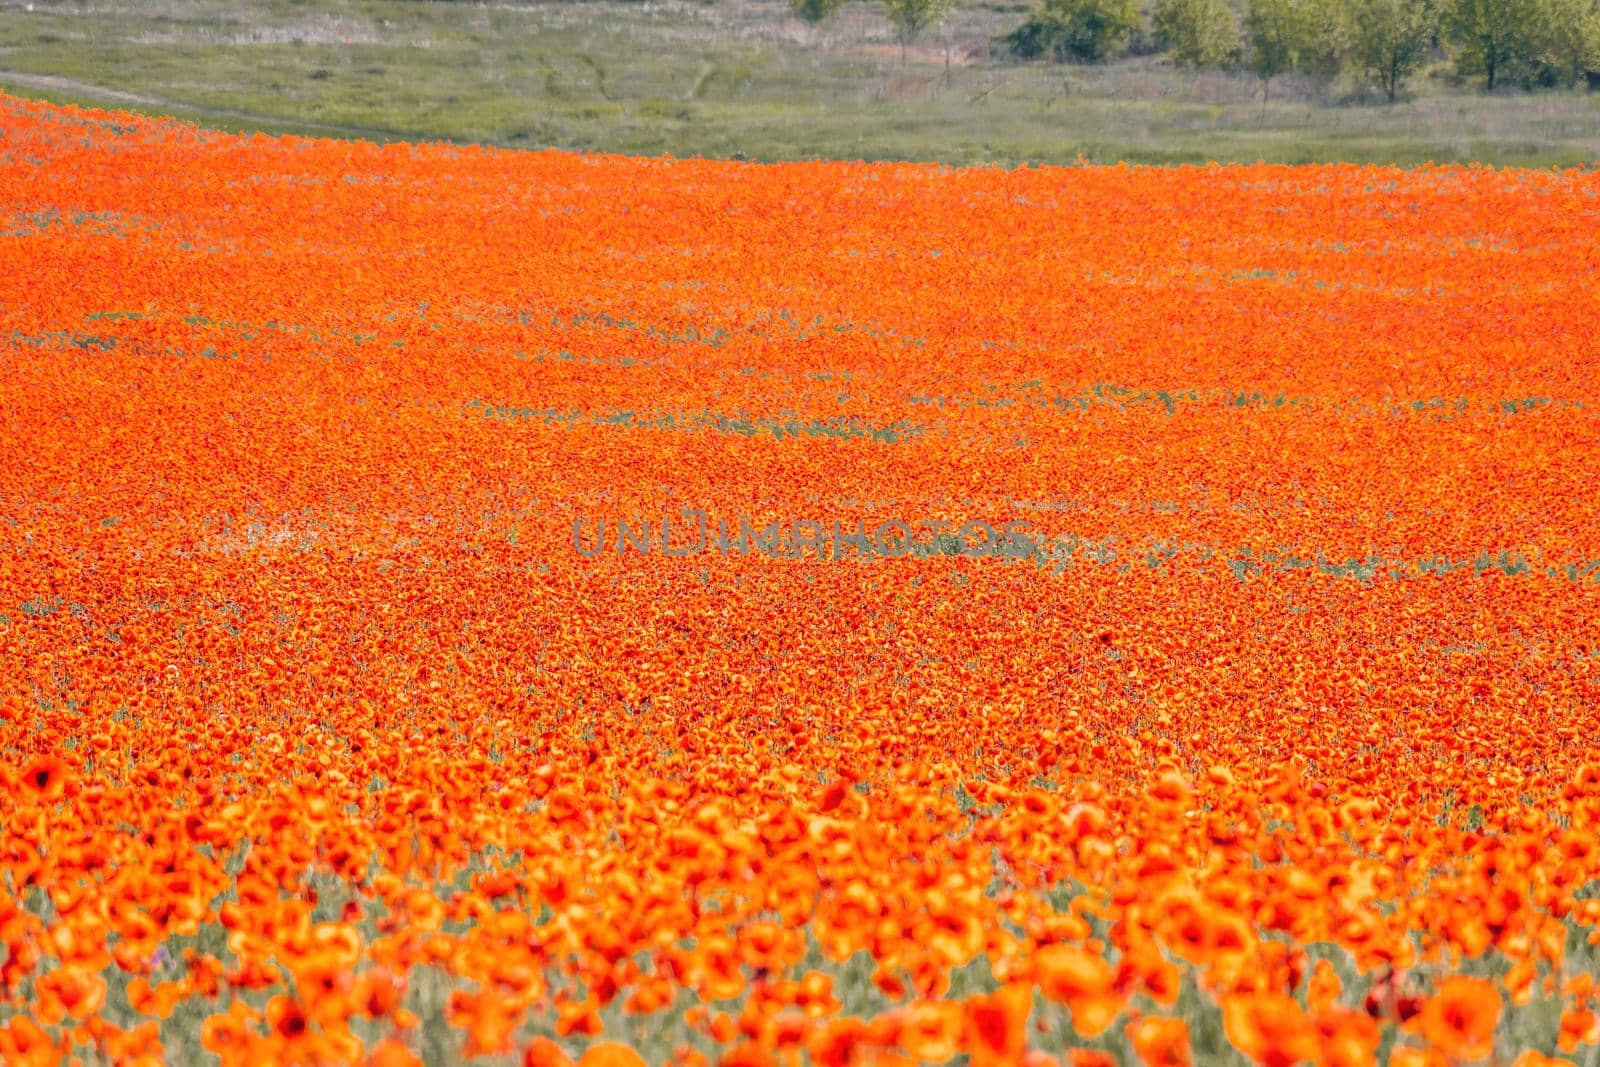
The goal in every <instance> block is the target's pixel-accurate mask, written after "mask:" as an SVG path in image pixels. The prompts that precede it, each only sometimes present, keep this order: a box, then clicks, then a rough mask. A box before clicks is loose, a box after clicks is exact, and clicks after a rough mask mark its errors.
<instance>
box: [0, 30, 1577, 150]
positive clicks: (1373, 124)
mask: <svg viewBox="0 0 1600 1067" xmlns="http://www.w3.org/2000/svg"><path fill="white" fill-rule="evenodd" d="M1024 11H1025V7H1024V6H1023V5H1020V4H999V3H996V4H990V5H986V6H974V5H970V4H969V5H967V6H965V7H963V8H962V9H961V10H960V11H959V12H958V14H957V16H956V17H955V18H954V19H953V20H952V21H951V23H950V24H949V25H948V26H947V27H945V28H944V30H943V31H942V32H941V33H939V34H937V35H936V36H934V37H931V38H929V39H927V40H925V41H923V42H920V43H919V44H918V45H916V46H914V47H913V48H912V49H911V50H910V52H909V54H908V56H907V57H906V58H905V59H903V60H902V57H901V53H900V49H899V47H898V45H896V44H895V42H894V38H893V33H892V30H891V28H890V26H889V24H888V22H887V20H885V19H884V18H883V16H882V15H881V13H880V12H879V10H878V9H877V8H876V7H875V6H873V5H868V4H852V5H850V6H847V7H846V8H845V9H844V11H843V12H842V14H841V15H840V16H839V17H838V18H837V19H836V20H835V21H834V22H832V23H830V24H829V25H827V26H826V27H824V28H822V29H820V30H817V29H813V28H811V27H809V26H806V25H805V24H803V23H801V22H800V21H799V20H797V19H795V18H793V17H792V16H790V15H789V13H788V8H787V6H786V5H784V4H783V3H781V2H780V0H721V2H718V3H714V4H713V3H707V4H696V3H685V2H682V0H662V2H651V3H616V2H574V3H530V4H515V3H512V4H496V5H492V6H491V5H480V4H464V3H429V2H401V0H361V2H356V3H340V4H337V5H336V4H334V3H332V2H331V0H266V2H263V3H259V4H248V5H247V4H245V3H243V2H242V0H185V2H182V3H179V2H177V0H157V2H155V3H148V4H140V5H137V8H136V9H135V8H128V9H108V8H107V7H106V6H104V5H91V4H88V3H81V2H69V3H44V2H40V0H32V2H30V3H22V2H16V0H4V2H0V88H3V89H5V90H7V91H11V92H17V93H23V94H26V95H31V96H36V97H41V98H45V99H50V100H55V101H60V102H75V103H84V104H95V105H100V106H105V105H112V106H121V107H129V108H132V109H134V110H140V111H145V112H151V113H163V114H176V115H179V116H182V117H186V118H192V119H195V120H197V121H201V122H204V123H205V124H207V125H209V126H215V127H222V128H229V129H245V130H253V129H264V130H268V131H295V132H304V133H320V134H332V135H338V136H355V137H366V138H372V139H407V140H415V139H448V140H459V141H482V142H488V143H492V144H499V145H508V146H515V147H558V148H568V149H596V150H603V151H617V152H627V153H671V154H673V155H678V156H714V157H733V158H748V159H760V160H774V159H792V158H813V157H826V158H859V159H915V160H941V161H946V162H950V163H974V162H997V163H1003V164H1017V163H1024V162H1049V163H1068V162H1072V161H1074V160H1076V159H1078V158H1080V157H1081V158H1086V159H1089V160H1092V161H1095V162H1114V161H1117V160H1127V161H1129V162H1155V163H1179V162H1194V163H1203V162H1206V161H1208V160H1217V161H1220V162H1229V161H1243V162H1253V161H1256V160H1266V161H1269V162H1312V161H1333V160H1348V161H1355V162H1393V163H1401V164H1416V163H1423V162H1427V161H1429V160H1432V161H1439V162H1444V161H1467V160H1479V161H1483V162H1486V163H1493V164H1519V165H1532V166H1542V165H1550V164H1560V165H1579V164H1584V163H1588V162H1592V161H1593V160H1595V159H1596V158H1597V157H1600V96H1595V97H1589V96H1585V95H1582V94H1577V93H1554V94H1542V95H1538V96H1499V97H1487V96H1484V95H1482V94H1478V93H1473V92H1471V91H1468V90H1460V89H1452V88H1450V87H1448V86H1447V85H1446V84H1445V83H1444V82H1442V81H1441V80H1439V79H1424V80H1422V81H1421V82H1419V88H1418V90H1417V92H1416V94H1415V95H1414V97H1413V98H1412V99H1409V100H1407V101H1405V102H1403V103H1401V104H1399V105H1396V106H1393V107H1379V106H1370V105H1364V104H1352V103H1349V102H1348V101H1347V99H1346V98H1347V96H1348V93H1345V92H1342V91H1341V90H1340V89H1339V88H1338V87H1335V88H1334V89H1333V90H1332V91H1329V90H1326V89H1320V90H1319V89H1315V88H1314V87H1307V86H1299V87H1296V86H1284V87H1283V88H1282V89H1281V90H1280V89H1279V88H1278V87H1277V86H1275V87H1274V96H1278V94H1279V93H1280V92H1281V93H1282V94H1283V95H1282V99H1275V100H1274V101H1273V102H1271V103H1270V104H1269V105H1268V106H1267V107H1265V108H1263V107H1262V106H1261V104H1260V97H1259V93H1258V92H1257V87H1256V85H1255V84H1254V83H1253V81H1252V80H1251V79H1250V78H1249V77H1248V76H1244V75H1229V74H1222V73H1208V74H1203V75H1195V74H1192V73H1186V72H1181V71H1175V70H1172V69H1170V68H1169V67H1168V66H1166V65H1165V63H1164V62H1162V61H1160V60H1154V59H1144V60H1128V61H1124V62H1121V63H1118V64H1114V65H1111V66H1108V67H1101V68H1086V67H1065V66H1052V65H1030V64H1020V63H1016V62H1013V61H1009V60H1006V59H1004V58H999V57H995V56H993V55H992V54H991V48H990V42H991V41H992V39H993V38H994V37H995V35H997V34H999V33H1003V32H1005V31H1006V30H1008V29H1010V28H1011V27H1013V26H1015V25H1016V23H1017V22H1018V21H1019V20H1020V19H1021V18H1022V17H1023V12H1024Z"/></svg>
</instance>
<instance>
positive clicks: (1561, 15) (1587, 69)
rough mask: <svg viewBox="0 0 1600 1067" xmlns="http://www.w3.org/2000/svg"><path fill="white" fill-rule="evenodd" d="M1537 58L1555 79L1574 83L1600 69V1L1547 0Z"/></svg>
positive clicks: (1540, 30)
mask: <svg viewBox="0 0 1600 1067" xmlns="http://www.w3.org/2000/svg"><path fill="white" fill-rule="evenodd" d="M1540 6H1541V9H1542V10H1541V12H1540V15H1541V18H1540V27H1539V34H1538V42H1537V46H1536V49H1535V55H1536V59H1537V62H1538V63H1539V65H1540V67H1541V68H1542V69H1543V73H1544V74H1546V75H1547V76H1548V77H1549V79H1550V80H1551V81H1552V82H1555V83H1558V84H1561V85H1572V84H1574V83H1576V82H1578V81H1579V80H1581V79H1582V78H1583V77H1584V76H1585V75H1586V74H1589V73H1591V72H1593V71H1600V4H1597V2H1596V0H1543V2H1542V3H1541V5H1540Z"/></svg>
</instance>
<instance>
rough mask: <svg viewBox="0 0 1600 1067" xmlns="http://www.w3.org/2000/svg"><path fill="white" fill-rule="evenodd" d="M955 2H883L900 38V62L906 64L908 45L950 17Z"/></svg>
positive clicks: (925, 0) (918, 0)
mask: <svg viewBox="0 0 1600 1067" xmlns="http://www.w3.org/2000/svg"><path fill="white" fill-rule="evenodd" d="M953 7H955V0H883V11H884V14H886V15H888V16H889V21H890V22H892V23H894V28H895V33H896V34H897V35H898V36H899V38H900V61H901V62H902V63H903V62H905V58H906V45H907V44H909V43H910V42H912V41H914V40H916V39H917V38H918V37H920V36H921V35H922V33H923V32H924V31H926V30H929V29H932V28H933V27H935V26H937V25H939V23H941V22H943V21H944V20H945V19H947V18H949V17H950V10H951V9H952V8H953Z"/></svg>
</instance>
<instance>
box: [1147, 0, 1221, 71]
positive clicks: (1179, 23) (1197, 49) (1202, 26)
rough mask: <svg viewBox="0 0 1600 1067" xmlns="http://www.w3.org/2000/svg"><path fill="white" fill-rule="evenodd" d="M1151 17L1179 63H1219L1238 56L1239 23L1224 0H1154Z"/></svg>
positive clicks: (1160, 36)
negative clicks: (1153, 11) (1153, 12)
mask: <svg viewBox="0 0 1600 1067" xmlns="http://www.w3.org/2000/svg"><path fill="white" fill-rule="evenodd" d="M1151 21H1152V22H1153V23H1154V25H1155V31H1156V37H1157V39H1158V40H1159V41H1160V42H1161V43H1162V44H1163V45H1164V46H1165V48H1166V50H1167V52H1168V54H1169V55H1170V56H1171V57H1172V61H1173V62H1174V63H1176V64H1177V65H1178V66H1180V67H1221V66H1226V65H1228V64H1229V63H1232V62H1234V61H1236V60H1237V59H1238V58H1239V23H1238V20H1237V19H1235V18H1234V17H1233V10H1232V9H1231V8H1229V7H1228V5H1227V4H1226V3H1225V2H1224V0H1158V2H1157V4H1156V10H1155V15H1154V17H1153V18H1152V20H1151Z"/></svg>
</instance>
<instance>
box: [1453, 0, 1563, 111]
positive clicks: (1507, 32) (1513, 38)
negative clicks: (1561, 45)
mask: <svg viewBox="0 0 1600 1067" xmlns="http://www.w3.org/2000/svg"><path fill="white" fill-rule="evenodd" d="M1538 3H1539V0H1451V3H1450V6H1449V7H1448V8H1447V9H1446V10H1445V17H1444V29H1445V32H1446V34H1447V35H1448V36H1449V37H1450V39H1451V40H1453V41H1454V42H1456V44H1457V45H1458V46H1459V48H1460V49H1461V51H1460V54H1459V55H1458V56H1457V57H1456V63H1457V66H1458V67H1459V68H1460V70H1461V71H1462V72H1463V73H1467V74H1482V75H1483V77H1484V88H1485V89H1489V90H1493V89H1494V87H1495V86H1496V85H1498V84H1499V83H1500V82H1501V81H1502V80H1503V79H1504V78H1505V77H1506V75H1508V74H1510V73H1513V72H1515V71H1516V69H1517V68H1518V67H1519V66H1521V65H1523V64H1526V63H1527V62H1528V61H1529V60H1530V59H1531V58H1532V56H1533V53H1534V51H1535V48H1536V40H1537V36H1538V27H1539V22H1540V18H1539V15H1540V12H1539V8H1538Z"/></svg>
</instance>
